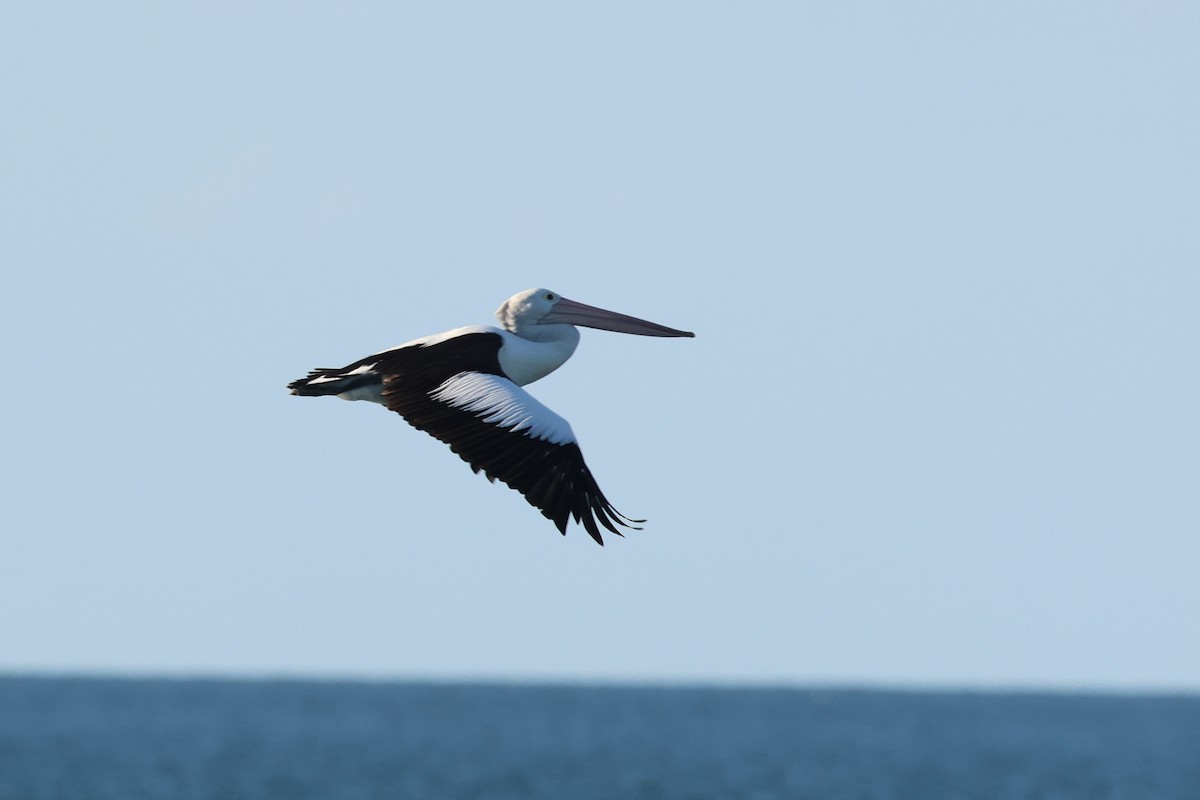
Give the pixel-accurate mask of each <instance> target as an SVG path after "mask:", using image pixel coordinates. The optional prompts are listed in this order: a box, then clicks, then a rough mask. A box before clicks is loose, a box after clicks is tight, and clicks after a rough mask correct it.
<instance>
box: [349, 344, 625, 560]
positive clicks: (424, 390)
mask: <svg viewBox="0 0 1200 800" xmlns="http://www.w3.org/2000/svg"><path fill="white" fill-rule="evenodd" d="M501 344H502V340H501V338H500V335H499V334H496V333H467V334H465V335H460V336H455V337H453V338H450V339H446V340H444V341H437V342H433V343H429V344H421V345H418V346H411V347H404V348H400V349H397V350H392V351H389V352H387V353H382V354H380V355H379V356H378V357H377V358H378V360H377V361H376V363H375V364H374V366H373V367H372V372H374V373H375V374H377V375H379V376H380V378H381V379H382V381H383V388H382V393H383V394H382V399H383V402H384V404H385V405H386V406H387V407H388V408H390V409H391V410H392V411H395V412H397V413H398V414H400V415H401V416H402V417H404V419H405V420H407V421H408V423H409V424H410V425H412V426H413V427H414V428H417V429H418V430H422V431H425V432H426V433H428V434H430V435H431V436H433V437H435V438H437V439H439V440H441V441H443V442H445V443H446V444H448V445H449V446H450V449H451V450H453V451H454V452H455V453H457V454H458V455H459V457H460V458H462V460H463V461H466V462H467V463H468V464H469V465H470V466H471V469H472V470H474V471H475V472H483V474H484V475H485V476H487V478H488V480H493V481H494V480H500V481H502V482H504V483H506V484H507V485H508V486H510V487H512V488H513V489H516V490H517V491H518V492H520V493H521V494H522V495H524V496H525V499H526V500H527V501H529V503H530V504H531V505H533V506H534V507H535V508H537V509H539V510H540V511H541V512H542V514H543V515H544V516H545V517H546V518H547V519H549V520H551V521H552V522H553V523H554V524H555V526H556V527H557V528H558V530H559V531H560V532H561V533H563V534H565V533H566V531H567V522H568V521H569V520H570V519H572V518H574V520H575V521H576V522H578V523H579V524H581V525H583V527H584V529H585V530H586V531H587V532H588V534H589V535H590V536H591V537H592V538H593V539H595V540H596V542H597V543H599V544H601V545H603V544H604V539H603V537H602V536H601V534H600V527H599V525H597V522H599V523H600V525H603V526H604V527H605V528H607V529H608V530H609V531H611V532H612V533H615V534H617V535H618V536H623V535H624V534H622V533H621V531H620V529H619V528H618V526H621V527H625V528H633V529H638V528H637V525H636V524H635V523H639V522H644V520H636V519H631V518H629V517H626V516H624V515H623V514H621V513H620V512H619V511H617V510H616V509H615V508H613V507H612V505H611V504H610V503H609V502H608V500H607V499H606V498H605V497H604V493H603V492H601V491H600V487H599V485H597V483H596V479H595V478H594V477H592V473H591V471H590V470H589V469H588V467H587V464H586V463H585V462H584V459H583V453H582V452H581V451H580V449H579V445H578V443H577V442H576V440H575V435H574V433H572V431H571V426H570V425H569V424H568V423H567V421H566V420H565V419H563V418H562V417H560V416H559V415H558V414H555V413H554V412H553V411H551V410H550V409H549V408H547V407H546V406H545V405H543V404H542V403H540V402H538V401H537V400H536V399H535V398H534V397H533V395H531V394H529V393H528V392H527V391H525V390H524V389H522V388H521V387H520V386H518V385H517V384H515V383H513V382H512V381H511V380H509V379H508V377H506V376H505V374H504V371H503V370H502V369H501V367H500V360H499V352H500V346H501Z"/></svg>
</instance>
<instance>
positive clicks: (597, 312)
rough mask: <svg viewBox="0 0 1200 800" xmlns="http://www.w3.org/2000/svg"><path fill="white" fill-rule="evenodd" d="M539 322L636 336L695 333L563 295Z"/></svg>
mask: <svg viewBox="0 0 1200 800" xmlns="http://www.w3.org/2000/svg"><path fill="white" fill-rule="evenodd" d="M541 322H542V323H547V322H565V323H567V324H568V325H581V326H583V327H585V328H599V329H600V330H602V331H614V332H616V333H635V334H637V335H638V336H689V337H694V336H695V335H696V334H694V333H692V332H691V331H680V330H676V329H675V328H668V327H667V326H666V325H659V324H658V323H656V322H647V321H646V320H644V319H638V318H637V317H631V316H629V315H627V314H618V313H617V312H615V311H606V310H605V309H603V308H596V307H595V306H589V305H587V304H586V303H577V302H575V301H574V300H568V299H567V298H565V297H563V298H561V299H560V300H559V301H558V302H557V303H556V304H555V305H554V308H553V310H551V312H550V313H549V314H547V315H546V316H544V317H542V319H541Z"/></svg>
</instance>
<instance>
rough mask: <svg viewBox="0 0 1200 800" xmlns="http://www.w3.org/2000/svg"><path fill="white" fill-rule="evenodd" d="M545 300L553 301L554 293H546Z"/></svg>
mask: <svg viewBox="0 0 1200 800" xmlns="http://www.w3.org/2000/svg"><path fill="white" fill-rule="evenodd" d="M546 299H547V300H553V299H554V292H546Z"/></svg>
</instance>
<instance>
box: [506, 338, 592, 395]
mask: <svg viewBox="0 0 1200 800" xmlns="http://www.w3.org/2000/svg"><path fill="white" fill-rule="evenodd" d="M530 327H533V328H538V327H541V328H544V329H545V331H539V334H543V335H540V336H539V337H538V338H537V339H532V338H530V337H529V336H528V335H518V334H515V333H513V332H511V331H504V332H503V333H502V334H501V335H502V336H503V337H504V344H503V345H502V346H501V347H500V353H499V357H500V368H501V369H502V370H504V374H505V375H507V376H508V377H509V379H510V380H511V381H512V382H513V383H515V384H517V385H518V386H524V385H525V384H527V383H533V382H534V381H536V380H539V379H541V378H544V377H546V376H547V375H549V374H550V373H551V372H554V370H556V369H558V368H559V367H561V366H562V365H563V364H565V363H567V359H569V358H570V357H571V356H572V354H574V352H575V348H576V347H578V346H579V331H578V330H576V328H575V326H573V325H542V326H537V325H533V326H530ZM551 331H553V332H555V333H557V335H556V336H554V337H553V338H550V337H547V336H545V335H544V334H545V333H549V332H551Z"/></svg>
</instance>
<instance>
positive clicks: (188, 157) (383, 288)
mask: <svg viewBox="0 0 1200 800" xmlns="http://www.w3.org/2000/svg"><path fill="white" fill-rule="evenodd" d="M1198 37H1200V12H1198V11H1197V10H1196V7H1195V6H1193V5H1191V4H1183V3H1179V4H1172V3H1152V4H1133V3H1107V4H1106V3H1102V4H1094V3H1092V4H1084V3H1060V4H1050V5H1047V4H1035V3H1028V4H1004V5H999V4H968V5H965V6H964V5H963V4H949V3H946V4H943V3H929V4H910V5H906V6H904V7H901V6H897V5H894V4H882V3H880V4H871V3H865V4H833V5H829V4H804V3H770V4H758V5H753V4H752V5H745V4H711V3H704V4H690V3H689V4H682V3H663V4H654V5H653V6H649V5H648V4H642V3H605V4H587V5H585V4H550V3H545V4H541V3H512V4H503V5H499V4H482V3H479V4H470V3H439V4H390V3H389V4H384V3H358V4H352V5H346V4H328V5H322V4H300V5H296V4H272V3H264V4H257V5H255V6H254V7H252V8H248V7H245V6H244V4H165V5H164V4H155V3H125V4H118V5H116V6H113V5H105V6H97V5H91V4H57V5H49V4H25V5H24V6H22V7H20V8H13V9H10V10H8V11H6V12H5V21H4V25H3V26H0V67H2V68H3V71H4V73H5V74H6V75H8V76H10V79H9V80H6V81H5V82H4V83H3V85H2V86H0V100H2V101H3V105H4V108H5V123H4V125H3V126H0V145H2V149H3V152H4V154H5V155H4V157H3V159H0V163H2V164H3V174H2V175H0V231H2V235H0V264H2V265H3V269H2V270H0V351H2V355H3V357H4V363H5V365H6V369H7V370H8V381H7V385H8V390H7V391H6V392H4V393H3V394H2V395H0V404H2V411H3V415H4V419H5V420H6V424H5V425H4V426H3V427H2V428H0V478H2V479H3V483H4V486H5V487H6V488H5V492H4V495H3V518H4V519H5V521H6V524H5V531H4V533H3V535H2V537H0V629H2V630H4V631H5V634H4V637H3V638H4V643H3V644H2V645H0V669H3V670H50V671H118V672H168V673H173V674H177V673H196V672H201V673H238V674H245V673H251V674H318V675H365V676H372V677H391V676H395V677H433V678H447V679H454V678H479V677H482V678H502V679H525V678H533V679H540V678H551V679H564V680H591V679H603V680H662V681H707V680H715V681H749V682H764V681H767V682H836V683H888V684H892V683H901V684H920V685H926V684H937V685H946V684H950V685H970V686H1012V685H1020V686H1055V687H1113V688H1134V689H1140V688H1151V689H1161V688H1187V689H1193V690H1194V689H1197V688H1200V622H1198V619H1200V617H1198V615H1197V614H1196V609H1197V608H1200V581H1197V580H1196V565H1197V563H1200V537H1198V536H1197V534H1198V533H1200V524H1198V520H1200V492H1198V491H1197V490H1196V487H1197V479H1198V478H1200V422H1198V421H1197V413H1196V409H1197V408H1198V407H1200V377H1198V373H1197V369H1196V344H1197V342H1200V321H1198V320H1200V315H1198V314H1197V310H1196V309H1197V299H1198V298H1200V271H1198V264H1200V234H1198V233H1197V227H1196V220H1197V218H1198V214H1200V151H1198V149H1197V147H1196V143H1197V142H1200V112H1198V111H1197V104H1196V102H1195V86H1194V83H1195V76H1196V75H1197V74H1198V73H1200V56H1198V55H1197V53H1196V48H1195V42H1196V41H1197V38H1198ZM532 286H546V287H549V288H551V289H554V290H555V291H558V292H561V293H563V294H564V295H565V296H567V297H570V298H574V299H578V300H581V301H583V302H586V303H591V304H595V305H600V306H603V307H606V308H612V309H614V310H617V311H622V312H626V313H630V314H634V315H637V316H641V317H645V318H648V319H652V320H655V321H657V322H661V323H664V324H667V325H671V326H675V327H680V328H686V329H688V330H694V331H696V332H697V338H696V339H694V340H652V339H642V338H638V337H629V336H619V335H615V334H606V333H602V332H597V331H585V332H584V336H583V342H582V344H581V346H580V348H579V350H578V351H577V353H576V355H575V357H574V358H573V359H572V360H571V361H570V362H569V363H568V364H567V365H566V366H565V367H564V368H563V369H561V370H560V371H559V372H557V373H555V374H554V375H552V376H550V377H548V378H546V379H545V380H543V381H540V382H538V383H536V384H534V385H532V386H531V387H530V389H531V391H532V392H533V393H534V394H535V396H537V397H538V398H539V399H540V400H541V401H543V402H545V403H546V404H548V405H549V406H550V407H552V408H554V409H555V410H556V411H557V412H559V413H560V414H562V415H563V416H565V417H566V418H567V419H569V420H570V421H571V424H572V426H573V427H574V430H575V432H576V434H577V435H578V437H579V439H580V441H581V443H582V446H583V448H584V451H585V453H586V455H587V457H588V461H589V464H590V465H591V467H592V469H593V471H594V472H595V474H596V475H597V477H598V479H599V481H600V484H601V486H602V487H604V490H605V492H606V493H607V495H608V496H609V498H610V499H611V500H612V501H613V503H614V505H616V507H617V508H618V509H620V510H621V511H623V512H625V513H628V514H630V515H633V516H638V517H641V516H645V517H648V518H649V524H648V526H647V528H646V530H645V531H644V532H641V533H638V534H636V535H630V536H629V537H628V538H626V539H624V540H616V541H612V542H611V543H610V544H609V545H608V546H606V547H605V548H604V549H600V548H598V547H596V546H595V545H594V544H593V543H592V542H591V541H590V540H589V539H588V537H587V536H586V535H585V534H584V533H583V532H582V531H581V530H579V529H577V528H573V529H571V530H570V531H569V535H568V536H567V537H566V538H562V537H560V536H559V535H558V533H557V532H556V531H555V530H554V528H553V527H552V526H551V525H550V524H549V523H548V522H547V521H546V520H544V519H543V518H541V516H540V515H539V514H537V513H536V512H535V511H534V510H533V509H531V508H530V507H529V506H527V505H526V504H525V503H524V502H523V501H522V500H521V498H520V497H519V496H518V495H516V494H515V493H513V492H511V491H509V490H507V489H504V488H502V487H498V486H492V485H489V484H488V483H487V482H486V481H484V480H482V479H481V478H479V477H478V476H475V475H472V474H471V472H470V471H469V470H468V469H467V468H466V467H465V465H463V464H462V463H461V462H460V461H459V460H458V459H457V458H456V457H454V456H453V455H452V454H450V453H449V452H448V451H446V450H445V449H444V447H443V446H442V445H440V444H438V443H437V442H435V441H433V440H431V439H428V438H427V437H425V436H423V435H422V434H419V433H417V432H415V431H413V430H411V429H410V428H408V427H407V426H406V425H404V424H403V422H402V421H401V420H400V419H399V418H398V417H395V416H394V415H391V414H389V413H388V412H386V411H384V410H382V409H380V408H378V407H375V406H369V405H367V404H361V403H360V404H347V403H341V402H338V401H333V400H328V401H327V400H308V399H300V398H294V397H290V396H288V395H287V393H286V392H285V390H284V388H283V387H284V384H286V383H287V382H288V381H290V380H292V379H294V378H296V377H299V376H301V375H303V374H304V373H305V372H306V371H307V370H308V369H310V368H312V367H317V366H336V365H340V364H344V363H348V362H350V361H353V360H355V359H357V358H359V357H361V356H364V355H366V354H369V353H372V352H375V351H378V350H380V349H383V348H385V347H388V346H390V345H393V344H397V343H399V342H403V341H407V340H409V339H412V338H415V337H417V336H422V335H426V334H430V333H435V332H438V331H442V330H446V329H449V328H453V327H456V326H459V325H466V324H476V323H490V322H491V314H492V311H493V310H494V309H495V308H496V307H497V306H498V305H499V304H500V303H501V302H502V301H503V300H504V299H505V298H506V297H508V296H509V295H511V294H513V293H514V292H517V291H519V290H522V289H525V288H528V287H532Z"/></svg>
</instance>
